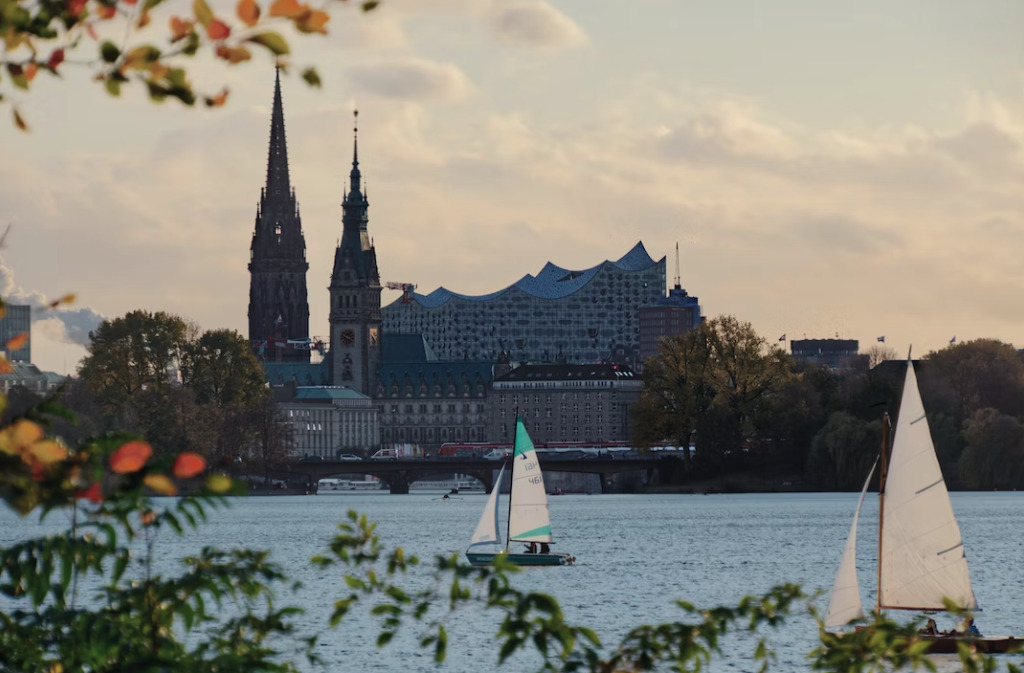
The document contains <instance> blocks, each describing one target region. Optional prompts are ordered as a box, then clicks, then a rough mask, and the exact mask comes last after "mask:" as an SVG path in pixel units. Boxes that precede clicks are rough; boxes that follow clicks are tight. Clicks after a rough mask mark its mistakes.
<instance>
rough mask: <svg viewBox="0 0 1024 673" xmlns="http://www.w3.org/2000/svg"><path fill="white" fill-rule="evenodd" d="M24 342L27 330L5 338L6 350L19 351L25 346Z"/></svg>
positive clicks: (25, 341)
mask: <svg viewBox="0 0 1024 673" xmlns="http://www.w3.org/2000/svg"><path fill="white" fill-rule="evenodd" d="M26 343H28V332H22V333H21V334H19V335H17V336H15V337H11V338H10V339H8V340H7V350H9V351H20V350H21V349H22V348H24V347H25V344H26Z"/></svg>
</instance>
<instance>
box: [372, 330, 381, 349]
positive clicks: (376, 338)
mask: <svg viewBox="0 0 1024 673" xmlns="http://www.w3.org/2000/svg"><path fill="white" fill-rule="evenodd" d="M379 341H380V331H379V330H378V329H377V328H376V327H371V328H370V343H371V344H373V345H374V346H376V345H377V343H378V342H379Z"/></svg>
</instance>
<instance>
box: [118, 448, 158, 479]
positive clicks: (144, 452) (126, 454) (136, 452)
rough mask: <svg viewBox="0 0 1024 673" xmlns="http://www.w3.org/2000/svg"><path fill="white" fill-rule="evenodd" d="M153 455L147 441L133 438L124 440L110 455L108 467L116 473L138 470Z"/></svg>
mask: <svg viewBox="0 0 1024 673" xmlns="http://www.w3.org/2000/svg"><path fill="white" fill-rule="evenodd" d="M152 455H153V447H151V446H150V445H149V443H148V442H144V441H142V440H133V441H130V442H125V443H124V444H122V445H121V446H120V448H118V449H117V451H115V452H114V453H113V454H111V456H110V469H111V470H113V471H114V472H116V473H118V474H129V473H131V472H138V471H139V470H141V469H142V466H143V465H145V464H146V461H147V460H149V458H150V456H152Z"/></svg>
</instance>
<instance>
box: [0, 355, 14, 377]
mask: <svg viewBox="0 0 1024 673" xmlns="http://www.w3.org/2000/svg"><path fill="white" fill-rule="evenodd" d="M13 373H14V367H13V366H12V365H11V362H10V360H8V359H7V358H6V357H4V356H3V355H2V354H0V374H13Z"/></svg>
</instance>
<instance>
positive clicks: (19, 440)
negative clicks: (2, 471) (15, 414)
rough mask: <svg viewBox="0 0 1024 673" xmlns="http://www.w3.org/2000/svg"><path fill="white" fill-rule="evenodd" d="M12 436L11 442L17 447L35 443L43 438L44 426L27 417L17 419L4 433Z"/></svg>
mask: <svg viewBox="0 0 1024 673" xmlns="http://www.w3.org/2000/svg"><path fill="white" fill-rule="evenodd" d="M4 434H5V435H7V437H9V438H10V440H11V444H12V445H14V446H15V447H17V448H20V447H26V446H29V445H31V444H35V443H36V442H38V441H39V440H40V439H42V438H43V434H44V433H43V428H42V426H41V425H39V424H38V423H35V422H33V421H30V420H27V419H24V418H23V419H21V420H20V421H16V422H15V423H14V425H12V426H11V427H9V428H8V429H7V431H6V432H5V433H4Z"/></svg>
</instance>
